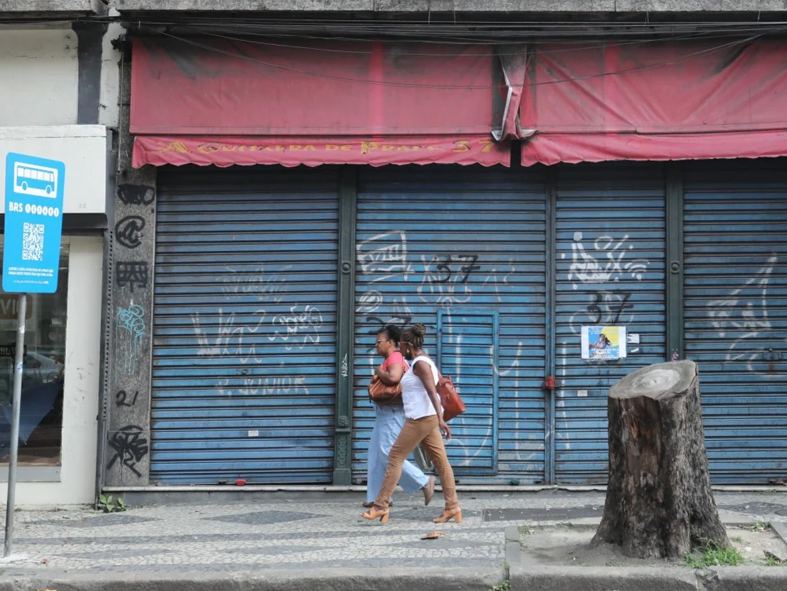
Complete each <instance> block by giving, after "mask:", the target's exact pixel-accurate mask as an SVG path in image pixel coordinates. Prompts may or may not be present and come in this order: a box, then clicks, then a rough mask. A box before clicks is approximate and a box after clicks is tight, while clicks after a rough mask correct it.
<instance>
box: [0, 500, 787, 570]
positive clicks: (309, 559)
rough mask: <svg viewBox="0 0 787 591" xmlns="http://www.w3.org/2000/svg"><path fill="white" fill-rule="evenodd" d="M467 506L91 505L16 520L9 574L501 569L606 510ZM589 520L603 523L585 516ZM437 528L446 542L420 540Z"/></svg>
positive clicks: (553, 504)
mask: <svg viewBox="0 0 787 591" xmlns="http://www.w3.org/2000/svg"><path fill="white" fill-rule="evenodd" d="M785 492H786V493H787V489H786V490H785ZM715 497H716V501H717V505H718V506H719V509H720V512H721V514H722V515H723V516H724V519H728V520H735V521H754V520H767V521H771V520H773V519H775V516H776V515H778V513H779V512H782V511H784V512H787V494H785V493H776V494H759V493H745V492H744V493H716V494H715ZM460 498H461V501H462V507H463V513H464V517H465V519H464V522H463V523H462V524H456V523H453V522H449V523H446V524H439V525H437V524H433V523H432V522H431V519H432V518H433V517H435V516H437V515H439V513H440V510H441V508H440V504H439V503H436V504H435V505H434V506H430V507H424V506H423V502H422V500H421V498H419V496H418V495H413V496H406V495H399V494H398V493H397V495H396V496H395V500H396V501H397V502H396V505H395V507H394V508H393V509H392V511H391V520H390V522H389V524H388V525H381V524H380V523H370V522H366V521H364V520H362V519H361V518H360V513H361V511H362V508H361V507H360V501H361V496H360V495H338V494H330V495H328V494H326V500H325V501H319V500H318V501H315V500H313V499H311V500H309V501H308V502H307V501H301V500H298V499H297V498H296V499H293V500H291V501H287V500H281V499H276V500H264V499H263V500H262V501H260V500H259V499H255V500H253V501H251V500H250V501H249V502H245V503H238V502H233V503H224V504H215V505H169V506H145V507H138V508H135V507H132V508H131V509H130V510H129V511H128V512H126V513H122V514H121V513H118V514H106V515H104V514H100V513H96V512H95V511H92V510H90V509H84V508H82V509H77V510H69V511H55V512H52V511H20V512H18V513H17V536H16V546H15V548H16V551H17V552H18V553H20V554H25V555H26V556H27V558H26V560H25V561H24V562H23V563H21V564H17V565H13V566H12V567H9V570H6V571H5V574H6V575H8V574H10V573H13V572H21V573H31V572H33V573H46V572H56V571H69V572H85V573H89V572H103V571H112V572H124V571H126V572H137V571H139V570H140V569H142V570H143V571H144V572H162V573H163V572H171V571H172V572H174V571H177V572H181V571H182V572H185V571H187V570H199V571H200V572H210V571H217V572H224V571H225V570H226V571H233V570H236V571H237V570H244V569H246V570H254V569H258V570H259V569H262V570H266V571H267V570H270V569H276V568H281V567H282V565H283V566H285V567H286V568H288V569H290V570H292V571H294V572H300V571H302V570H313V569H319V568H337V567H348V568H349V567H359V568H379V564H381V563H382V564H390V561H391V560H392V559H395V561H396V565H397V566H398V567H400V568H421V567H423V566H425V565H431V566H433V565H434V562H435V561H438V562H439V563H440V565H443V566H445V567H446V568H461V567H463V566H464V567H468V566H478V567H485V568H489V567H490V566H494V567H497V566H499V567H500V568H502V564H503V561H504V559H505V536H504V529H505V527H506V525H516V524H520V523H536V522H541V521H544V520H548V521H550V522H557V521H571V522H572V523H592V522H593V520H594V519H595V520H596V521H597V520H598V518H600V516H601V513H603V505H604V500H605V499H604V495H603V494H601V493H596V492H593V493H575V492H565V491H548V492H547V493H546V494H542V493H521V494H520V493H515V494H506V495H499V494H498V495H474V494H465V495H462V496H460ZM435 500H436V501H437V499H435ZM305 508H308V509H306V510H304V509H305ZM599 508H601V510H599ZM589 514H594V515H597V517H591V518H587V517H578V516H580V515H589ZM556 517H558V518H560V519H555V518H556ZM490 519H502V521H495V520H492V521H490ZM0 521H1V519H0ZM438 529H439V530H440V531H443V532H445V534H446V535H445V537H443V538H440V539H439V540H431V541H422V540H420V537H421V536H423V535H424V534H425V533H427V532H430V531H434V530H438ZM44 558H46V559H47V564H48V566H46V567H45V566H43V565H42V560H43V559H44Z"/></svg>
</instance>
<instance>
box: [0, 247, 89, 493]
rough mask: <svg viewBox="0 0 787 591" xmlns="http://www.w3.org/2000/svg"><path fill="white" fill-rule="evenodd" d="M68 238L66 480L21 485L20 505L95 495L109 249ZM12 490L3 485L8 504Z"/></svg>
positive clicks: (62, 472) (63, 464)
mask: <svg viewBox="0 0 787 591" xmlns="http://www.w3.org/2000/svg"><path fill="white" fill-rule="evenodd" d="M64 240H67V241H68V242H69V243H70V247H69V260H68V265H69V270H68V304H67V319H66V369H65V386H64V395H63V440H62V441H63V443H62V448H61V453H60V461H61V468H60V482H17V487H16V504H17V506H19V507H26V506H33V505H50V506H51V505H76V504H87V503H92V502H93V498H94V494H95V483H96V440H97V433H98V422H97V421H98V409H99V396H98V391H99V384H100V376H101V372H100V363H99V360H100V351H101V313H100V311H101V294H102V283H101V281H102V264H101V262H102V259H103V246H102V239H101V238H100V237H93V236H90V237H86V236H71V237H69V238H64ZM20 478H23V477H22V476H21V475H20ZM7 491H8V486H7V483H5V482H2V483H0V503H2V504H5V499H6V495H7V494H8V493H7Z"/></svg>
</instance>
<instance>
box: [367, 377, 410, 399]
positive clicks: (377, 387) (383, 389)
mask: <svg viewBox="0 0 787 591" xmlns="http://www.w3.org/2000/svg"><path fill="white" fill-rule="evenodd" d="M368 390H369V398H370V399H371V401H372V402H376V403H378V404H391V403H397V402H399V401H400V400H401V399H402V384H401V383H399V384H396V385H395V386H388V385H386V384H384V383H383V381H382V380H381V379H380V378H379V377H377V376H374V377H373V378H372V381H371V382H369V388H368Z"/></svg>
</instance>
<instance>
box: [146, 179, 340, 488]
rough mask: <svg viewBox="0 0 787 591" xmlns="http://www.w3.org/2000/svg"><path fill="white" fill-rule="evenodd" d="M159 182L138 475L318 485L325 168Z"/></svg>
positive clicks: (333, 281) (333, 267)
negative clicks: (142, 468) (143, 447)
mask: <svg viewBox="0 0 787 591" xmlns="http://www.w3.org/2000/svg"><path fill="white" fill-rule="evenodd" d="M159 178H160V188H159V199H158V209H157V226H156V231H157V252H156V272H155V310H154V317H155V319H154V351H153V401H152V402H153V405H152V453H151V480H152V481H155V482H161V483H171V484H190V483H216V482H222V481H232V480H234V479H236V478H244V479H246V480H247V481H248V482H249V483H255V482H257V483H329V482H330V481H331V471H332V465H333V438H334V430H333V423H334V397H335V372H336V369H335V365H336V362H335V357H336V349H335V347H336V293H337V258H338V178H337V175H336V173H335V171H332V170H331V169H325V170H320V171H309V172H308V174H305V173H304V172H302V171H294V170H277V169H270V168H267V169H264V170H263V171H260V172H256V171H254V172H248V171H238V170H237V169H233V170H231V171H222V172H221V173H215V172H213V173H207V172H204V171H194V170H184V171H178V172H177V173H170V172H163V173H162V174H161V175H160V177H159Z"/></svg>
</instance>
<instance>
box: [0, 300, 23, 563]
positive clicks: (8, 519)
mask: <svg viewBox="0 0 787 591" xmlns="http://www.w3.org/2000/svg"><path fill="white" fill-rule="evenodd" d="M17 311H18V316H17V325H16V356H15V358H14V398H13V411H12V421H11V457H10V459H9V460H8V502H7V504H6V508H5V552H4V554H3V556H5V557H6V558H8V556H10V555H11V549H12V547H13V541H14V540H13V538H14V504H15V502H16V465H17V461H18V459H19V458H18V456H19V415H20V407H21V406H22V367H23V361H24V352H25V316H26V315H27V295H26V294H24V293H20V294H19V300H18V303H17Z"/></svg>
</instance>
